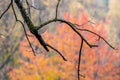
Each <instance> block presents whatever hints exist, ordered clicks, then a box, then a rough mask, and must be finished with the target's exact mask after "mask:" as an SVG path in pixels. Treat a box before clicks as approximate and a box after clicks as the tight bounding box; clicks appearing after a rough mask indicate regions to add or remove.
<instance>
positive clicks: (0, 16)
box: [0, 0, 13, 19]
mask: <svg viewBox="0 0 120 80" xmlns="http://www.w3.org/2000/svg"><path fill="white" fill-rule="evenodd" d="M12 3H13V0H11V2H10V4H9V5H8V7H7V9H6V10H5V11H3V13H2V14H1V15H0V19H1V18H2V16H3V15H4V14H5V13H6V12H7V11H8V10H9V8H10V6H11V5H12Z"/></svg>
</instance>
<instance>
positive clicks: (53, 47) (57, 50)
mask: <svg viewBox="0 0 120 80" xmlns="http://www.w3.org/2000/svg"><path fill="white" fill-rule="evenodd" d="M46 45H47V46H48V47H49V48H51V49H53V50H54V51H56V52H57V53H58V54H59V55H60V56H61V57H62V58H63V60H64V61H67V59H66V58H65V57H64V56H63V55H62V53H60V52H59V51H58V50H57V49H55V48H54V47H52V46H51V45H49V44H47V43H46Z"/></svg>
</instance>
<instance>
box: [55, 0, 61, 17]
mask: <svg viewBox="0 0 120 80" xmlns="http://www.w3.org/2000/svg"><path fill="white" fill-rule="evenodd" d="M59 4H60V0H58V3H57V6H56V15H55V19H57V14H58V7H59Z"/></svg>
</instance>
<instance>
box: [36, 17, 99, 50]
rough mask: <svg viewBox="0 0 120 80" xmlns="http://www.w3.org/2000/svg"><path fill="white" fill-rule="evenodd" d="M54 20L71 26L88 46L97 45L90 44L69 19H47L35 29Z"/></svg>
mask: <svg viewBox="0 0 120 80" xmlns="http://www.w3.org/2000/svg"><path fill="white" fill-rule="evenodd" d="M56 21H58V22H62V23H65V24H67V25H68V26H69V27H71V29H72V30H73V31H74V32H76V33H77V34H78V35H79V36H80V37H81V38H82V39H83V40H84V42H85V43H86V44H87V45H88V46H89V47H90V48H92V47H98V45H91V44H90V43H89V42H88V41H87V40H86V39H85V38H84V37H83V36H82V35H81V34H80V33H79V32H78V31H77V30H76V28H75V27H74V26H75V25H74V24H72V23H71V22H69V21H66V20H63V19H52V20H49V21H47V22H45V23H43V24H41V25H40V26H39V27H38V28H37V30H39V29H40V28H42V27H44V26H45V25H48V24H50V23H52V22H56Z"/></svg>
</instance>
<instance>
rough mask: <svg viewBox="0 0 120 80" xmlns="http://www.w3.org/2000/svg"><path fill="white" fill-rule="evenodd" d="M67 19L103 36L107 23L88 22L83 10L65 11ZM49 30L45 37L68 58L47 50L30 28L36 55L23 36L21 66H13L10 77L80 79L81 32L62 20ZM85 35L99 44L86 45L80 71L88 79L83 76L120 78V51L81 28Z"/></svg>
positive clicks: (24, 79) (19, 79) (96, 79)
mask: <svg viewBox="0 0 120 80" xmlns="http://www.w3.org/2000/svg"><path fill="white" fill-rule="evenodd" d="M64 18H65V20H69V21H71V22H73V23H75V24H83V23H85V24H84V25H83V26H78V28H82V29H83V28H85V29H89V30H92V31H94V32H96V33H98V34H100V35H101V36H103V37H104V38H107V36H106V33H105V25H106V23H103V22H102V21H100V22H96V23H94V24H92V23H89V22H88V23H86V22H87V21H88V20H89V17H88V15H87V14H86V13H85V12H81V13H80V14H79V15H78V16H71V15H69V14H67V13H65V14H64ZM53 30H54V31H49V30H47V31H46V32H44V33H43V34H42V36H43V37H44V39H45V41H46V42H47V43H49V44H51V45H53V46H54V47H55V48H56V49H58V50H59V51H60V52H61V53H62V54H63V55H64V56H65V57H66V58H67V60H68V61H67V62H65V61H63V59H62V58H61V57H60V56H59V54H57V53H56V52H54V51H52V50H51V51H50V52H46V51H45V50H44V49H43V48H42V47H41V46H40V45H39V42H38V41H37V40H36V39H35V37H34V36H33V35H31V34H30V33H29V32H28V34H29V39H30V41H31V42H32V45H33V47H34V49H35V50H36V53H37V56H34V55H33V53H32V51H31V48H30V47H29V44H28V42H27V40H26V38H25V37H24V38H23V40H22V41H21V42H20V47H19V50H20V53H21V55H20V57H19V58H18V66H17V67H15V68H13V69H12V70H11V71H10V72H9V73H8V75H9V77H10V79H11V80H76V79H77V65H78V64H77V62H78V53H79V47H80V43H81V39H80V38H79V36H78V35H77V34H76V33H75V32H74V31H73V30H72V29H71V28H70V27H69V26H67V25H65V24H59V25H56V26H55V27H54V29H53ZM80 33H81V34H82V35H84V36H85V38H86V39H87V40H88V41H89V42H90V43H92V44H98V45H99V47H97V48H92V49H91V48H89V47H88V46H87V45H84V46H83V52H82V59H81V66H80V70H81V72H80V73H81V74H83V75H85V77H86V78H85V79H84V78H82V77H81V80H120V64H119V63H120V59H119V57H120V53H117V52H116V51H114V50H112V49H111V48H110V47H109V46H108V45H106V44H105V43H104V42H103V41H102V40H100V41H98V39H99V38H98V37H97V36H95V35H93V34H91V33H89V32H85V31H80Z"/></svg>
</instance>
